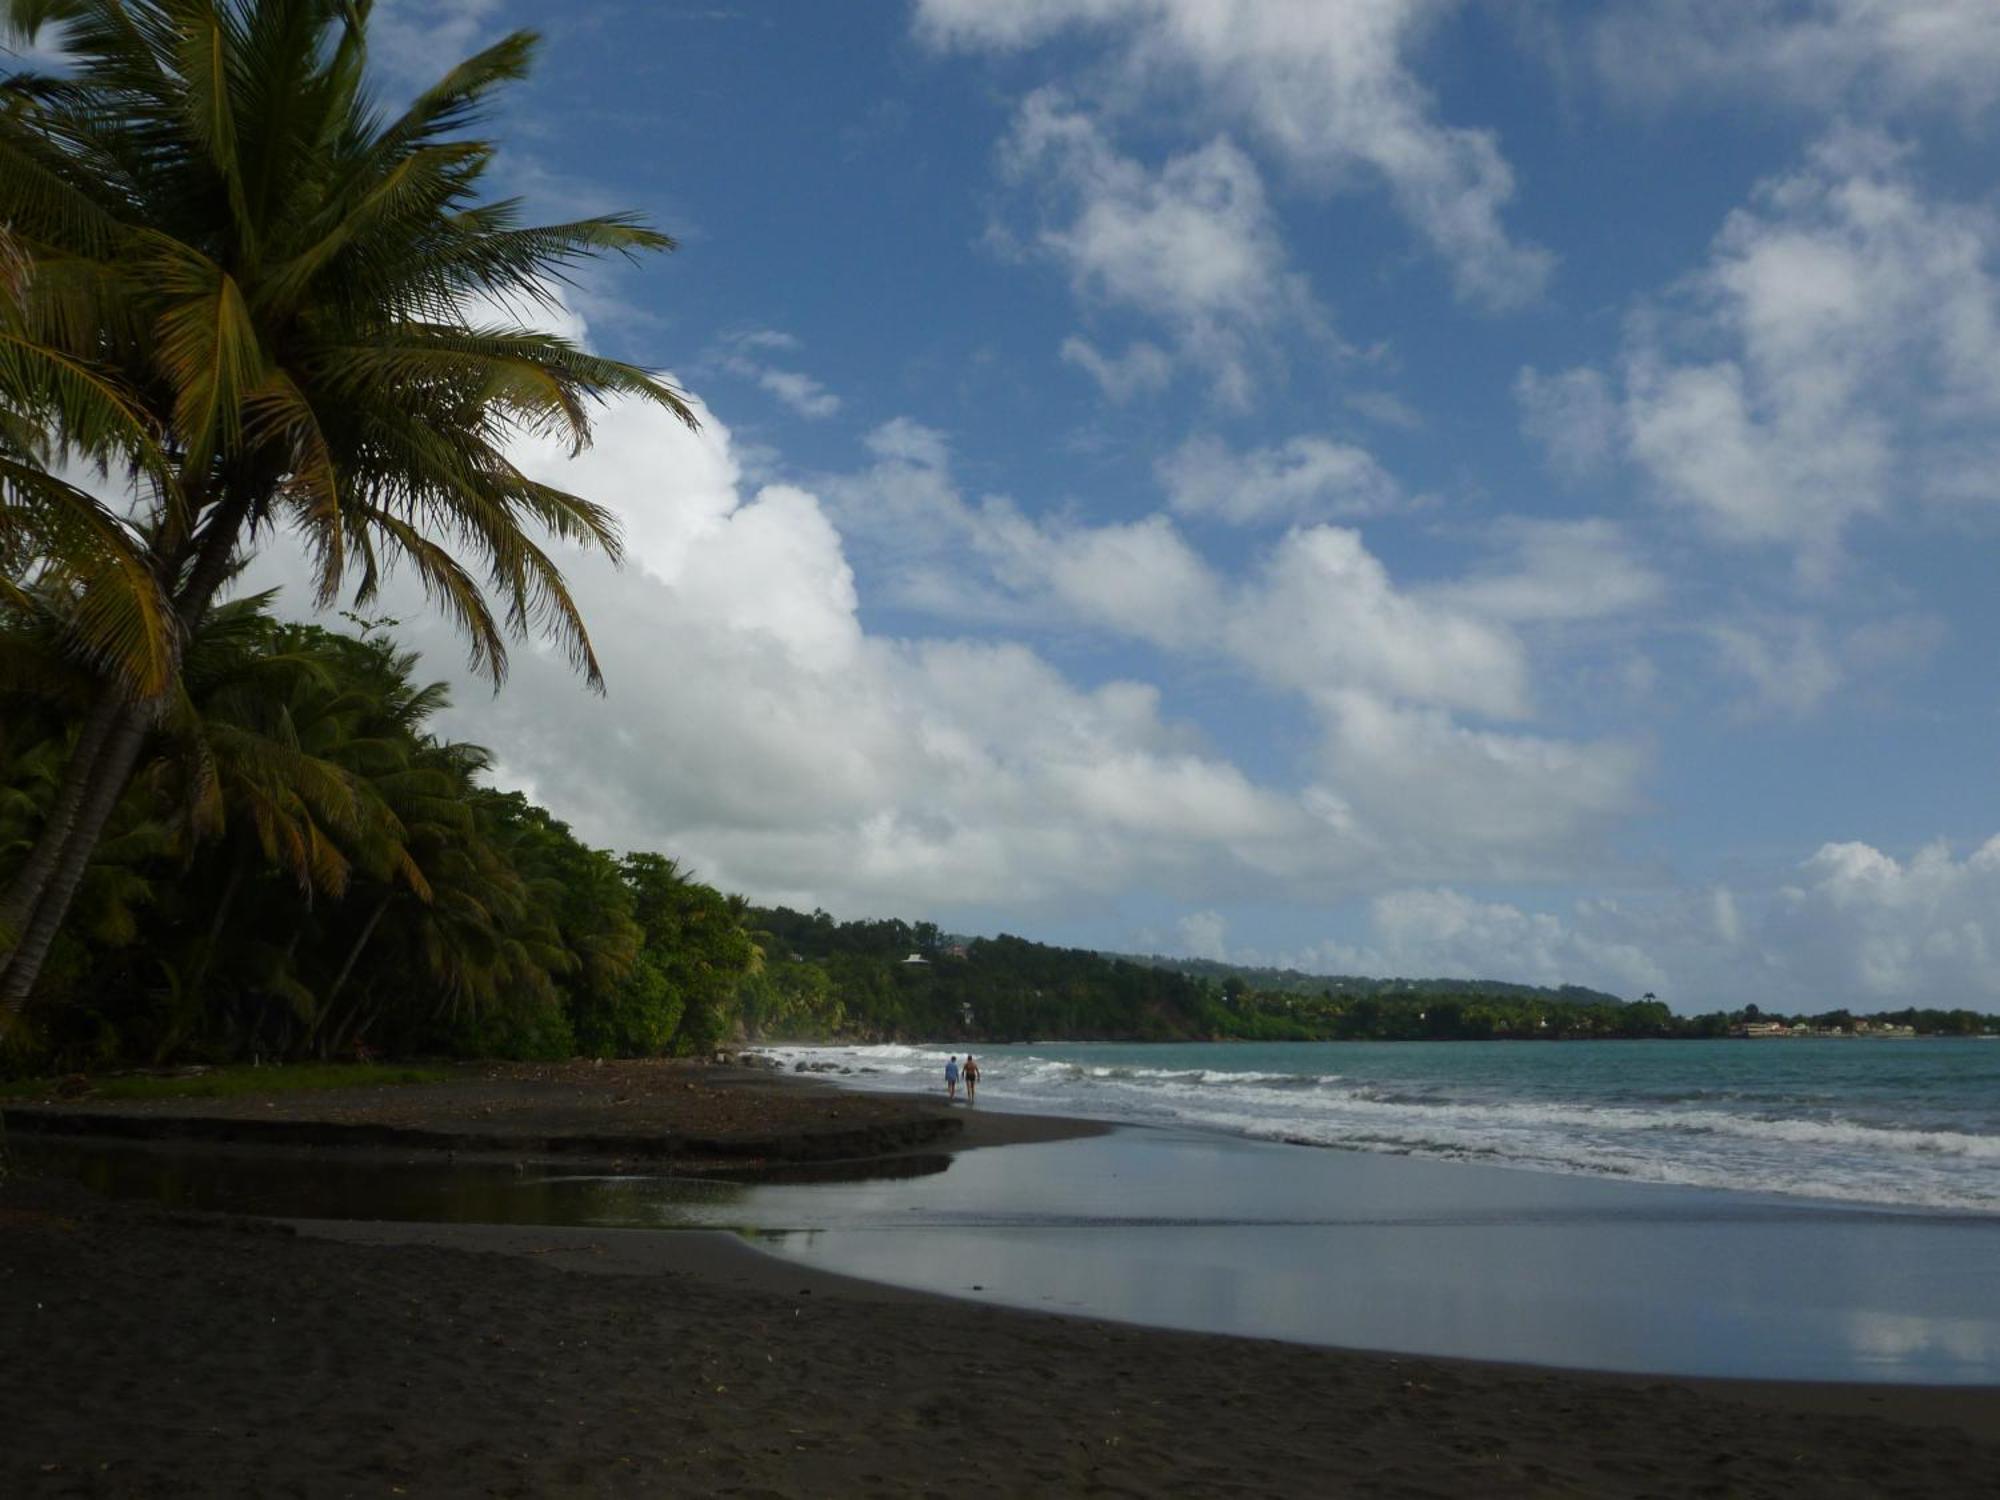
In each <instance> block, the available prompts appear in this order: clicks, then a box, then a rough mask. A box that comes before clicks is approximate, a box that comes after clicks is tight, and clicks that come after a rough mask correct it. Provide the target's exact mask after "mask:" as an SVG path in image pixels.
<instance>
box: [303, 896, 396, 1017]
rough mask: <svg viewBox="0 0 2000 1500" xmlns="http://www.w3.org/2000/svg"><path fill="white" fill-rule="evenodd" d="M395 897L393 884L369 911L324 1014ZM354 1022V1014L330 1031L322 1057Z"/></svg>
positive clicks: (329, 994) (336, 978)
mask: <svg viewBox="0 0 2000 1500" xmlns="http://www.w3.org/2000/svg"><path fill="white" fill-rule="evenodd" d="M395 898H396V890H395V887H394V886H391V887H390V888H389V889H388V890H386V891H384V892H383V893H382V895H381V898H380V899H379V900H377V901H376V903H375V909H374V910H373V911H371V912H370V913H368V920H367V921H366V922H363V923H362V924H361V933H360V935H359V936H358V937H356V938H355V940H354V946H353V947H351V948H349V949H348V950H347V957H346V958H345V959H344V960H342V962H341V965H340V972H339V973H338V974H336V975H334V976H333V987H332V988H331V989H329V990H328V991H327V992H326V1009H325V1010H324V1011H323V1012H322V1014H323V1015H328V1016H330V1015H332V1014H333V1004H334V1002H335V1001H336V1000H338V999H339V998H340V992H341V991H342V990H343V989H345V988H346V987H347V980H348V977H349V976H350V975H351V974H353V972H354V966H355V965H356V964H357V963H359V962H360V961H361V953H362V950H363V949H365V948H366V947H367V946H368V940H369V939H370V938H372V937H373V936H375V927H376V924H377V923H379V922H380V921H381V920H382V916H383V913H385V912H386V911H388V910H389V903H390V902H391V901H393V900H395ZM353 1009H354V1011H355V1012H356V1013H357V1014H358V1013H359V1011H360V1009H361V1007H360V1005H359V1004H358V1003H357V1004H356V1005H355V1006H354V1007H353ZM353 1024H354V1016H353V1015H350V1016H348V1017H346V1018H345V1019H344V1020H343V1021H342V1022H341V1023H340V1025H339V1026H337V1027H335V1028H334V1030H333V1031H332V1032H330V1033H328V1034H327V1037H326V1039H325V1041H324V1043H323V1044H322V1051H321V1054H320V1055H321V1056H322V1057H324V1056H327V1055H329V1054H330V1053H331V1052H332V1051H333V1050H334V1049H335V1048H337V1047H338V1046H339V1045H340V1042H341V1038H342V1036H343V1034H344V1033H345V1032H346V1030H347V1028H348V1027H349V1026H351V1025H353Z"/></svg>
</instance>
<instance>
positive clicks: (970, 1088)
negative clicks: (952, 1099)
mask: <svg viewBox="0 0 2000 1500" xmlns="http://www.w3.org/2000/svg"><path fill="white" fill-rule="evenodd" d="M959 1077H961V1078H963V1079H964V1080H965V1102H966V1103H967V1104H970V1103H971V1102H972V1095H973V1093H974V1091H975V1090H977V1089H978V1087H979V1064H978V1063H976V1062H974V1061H973V1060H972V1054H971V1053H970V1052H968V1053H966V1054H965V1066H964V1067H963V1068H961V1069H960V1070H959Z"/></svg>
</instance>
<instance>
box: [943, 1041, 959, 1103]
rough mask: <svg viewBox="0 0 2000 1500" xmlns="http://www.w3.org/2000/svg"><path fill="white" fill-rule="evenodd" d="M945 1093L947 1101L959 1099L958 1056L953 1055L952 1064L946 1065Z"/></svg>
mask: <svg viewBox="0 0 2000 1500" xmlns="http://www.w3.org/2000/svg"><path fill="white" fill-rule="evenodd" d="M944 1093H945V1097H946V1098H947V1099H951V1100H954V1101H956V1100H957V1098H958V1054H957V1053H953V1054H952V1059H951V1061H950V1062H948V1063H946V1064H945V1065H944Z"/></svg>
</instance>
